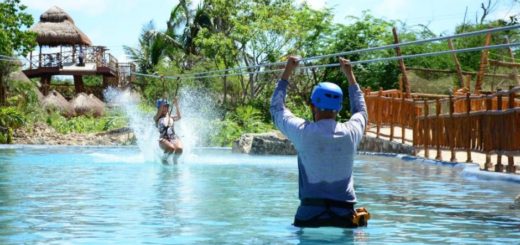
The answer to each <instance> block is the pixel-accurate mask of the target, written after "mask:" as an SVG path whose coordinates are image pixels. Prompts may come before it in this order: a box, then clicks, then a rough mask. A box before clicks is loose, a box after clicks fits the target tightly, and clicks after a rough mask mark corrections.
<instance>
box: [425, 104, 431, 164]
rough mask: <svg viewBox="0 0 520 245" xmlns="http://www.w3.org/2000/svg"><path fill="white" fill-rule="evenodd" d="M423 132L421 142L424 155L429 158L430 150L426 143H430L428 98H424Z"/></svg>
mask: <svg viewBox="0 0 520 245" xmlns="http://www.w3.org/2000/svg"><path fill="white" fill-rule="evenodd" d="M423 109H424V131H423V132H424V133H423V144H424V157H425V158H430V150H429V149H428V144H430V127H428V126H429V121H428V111H429V108H428V99H425V100H424V108H423Z"/></svg>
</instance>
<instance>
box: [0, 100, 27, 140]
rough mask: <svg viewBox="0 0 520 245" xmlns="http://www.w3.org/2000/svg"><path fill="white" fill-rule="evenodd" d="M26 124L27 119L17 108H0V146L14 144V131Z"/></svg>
mask: <svg viewBox="0 0 520 245" xmlns="http://www.w3.org/2000/svg"><path fill="white" fill-rule="evenodd" d="M24 124H25V117H24V116H23V114H22V113H21V112H19V111H18V110H17V109H16V108H15V107H4V108H0V144H10V143H12V137H13V129H16V128H19V127H21V126H23V125H24Z"/></svg>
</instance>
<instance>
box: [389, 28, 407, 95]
mask: <svg viewBox="0 0 520 245" xmlns="http://www.w3.org/2000/svg"><path fill="white" fill-rule="evenodd" d="M392 33H393V34H394V43H395V44H398V43H399V36H398V35H397V29H396V28H395V27H394V28H392ZM395 53H396V56H398V57H399V56H401V48H399V47H396V48H395ZM399 69H400V70H401V73H402V79H403V86H404V90H405V91H406V98H409V97H410V82H409V81H408V76H407V75H406V66H405V65H404V60H403V59H399Z"/></svg>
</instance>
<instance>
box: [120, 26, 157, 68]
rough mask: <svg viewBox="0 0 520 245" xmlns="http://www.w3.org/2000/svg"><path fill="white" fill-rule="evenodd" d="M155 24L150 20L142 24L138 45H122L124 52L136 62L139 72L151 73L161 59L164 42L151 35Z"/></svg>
mask: <svg viewBox="0 0 520 245" xmlns="http://www.w3.org/2000/svg"><path fill="white" fill-rule="evenodd" d="M154 31H155V25H154V23H153V22H152V21H150V22H148V23H147V24H146V25H144V26H143V29H142V31H141V35H140V36H139V47H137V48H132V47H129V46H123V48H124V50H125V53H126V54H127V55H128V56H129V57H130V59H131V60H132V61H133V62H135V63H136V64H137V67H138V71H139V72H140V73H153V72H154V70H155V66H156V65H157V64H159V62H160V61H161V57H162V55H163V48H164V42H163V41H162V40H160V39H158V38H157V37H156V36H155V35H153V33H154Z"/></svg>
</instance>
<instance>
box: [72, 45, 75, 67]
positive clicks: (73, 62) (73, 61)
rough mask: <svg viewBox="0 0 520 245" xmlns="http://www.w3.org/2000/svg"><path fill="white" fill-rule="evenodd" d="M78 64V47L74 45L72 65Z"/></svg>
mask: <svg viewBox="0 0 520 245" xmlns="http://www.w3.org/2000/svg"><path fill="white" fill-rule="evenodd" d="M74 64H76V45H72V65H74Z"/></svg>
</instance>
